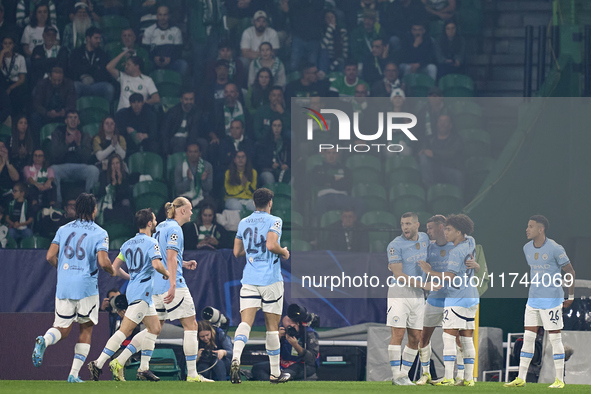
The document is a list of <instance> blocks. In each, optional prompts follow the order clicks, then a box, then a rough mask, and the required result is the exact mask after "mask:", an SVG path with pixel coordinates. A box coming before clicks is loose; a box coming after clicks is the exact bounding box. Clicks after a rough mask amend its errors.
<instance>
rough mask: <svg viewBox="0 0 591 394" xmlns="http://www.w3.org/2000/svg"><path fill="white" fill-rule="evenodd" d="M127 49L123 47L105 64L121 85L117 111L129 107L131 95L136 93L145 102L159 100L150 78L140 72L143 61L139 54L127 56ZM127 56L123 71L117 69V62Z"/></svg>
mask: <svg viewBox="0 0 591 394" xmlns="http://www.w3.org/2000/svg"><path fill="white" fill-rule="evenodd" d="M129 55H130V51H129V49H124V50H123V52H121V53H120V54H119V55H117V57H115V58H114V59H112V60H111V61H110V62H109V64H107V71H109V73H111V76H112V77H113V78H115V79H116V80H117V81H118V82H119V84H120V85H121V95H120V96H119V106H118V107H117V111H119V110H120V109H122V108H127V107H129V104H130V98H131V95H132V94H134V93H138V94H140V95H141V96H142V98H143V100H142V101H145V102H146V104H150V105H154V104H157V103H159V102H160V95H159V94H158V89H157V88H156V84H155V83H154V80H152V78H150V77H148V76H147V75H144V74H142V67H143V62H142V58H141V57H139V56H129ZM124 56H125V57H128V59H127V61H126V62H125V72H123V71H119V70H117V64H118V63H119V61H120V60H121V59H122V58H123V57H124Z"/></svg>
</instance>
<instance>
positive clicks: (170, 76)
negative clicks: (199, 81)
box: [150, 70, 183, 97]
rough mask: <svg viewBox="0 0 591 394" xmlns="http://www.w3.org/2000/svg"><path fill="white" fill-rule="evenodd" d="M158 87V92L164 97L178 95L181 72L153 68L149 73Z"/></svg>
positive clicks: (179, 92) (181, 84)
mask: <svg viewBox="0 0 591 394" xmlns="http://www.w3.org/2000/svg"><path fill="white" fill-rule="evenodd" d="M150 77H151V78H152V79H153V80H154V83H155V84H156V87H157V88H158V94H159V95H160V96H166V97H179V96H180V94H181V87H182V86H183V79H182V77H181V74H179V73H177V72H175V71H170V70H154V71H152V73H151V74H150Z"/></svg>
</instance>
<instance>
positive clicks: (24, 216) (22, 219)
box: [8, 200, 27, 230]
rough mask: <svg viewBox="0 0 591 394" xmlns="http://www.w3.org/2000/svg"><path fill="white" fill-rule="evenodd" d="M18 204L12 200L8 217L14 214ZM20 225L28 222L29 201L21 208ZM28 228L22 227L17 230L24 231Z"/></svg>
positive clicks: (24, 202)
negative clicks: (15, 206)
mask: <svg viewBox="0 0 591 394" xmlns="http://www.w3.org/2000/svg"><path fill="white" fill-rule="evenodd" d="M15 202H16V200H12V201H11V202H10V203H9V204H8V216H10V215H12V212H13V211H14V203H15ZM18 221H19V223H24V222H26V221H27V200H25V201H23V205H22V206H21V216H20V218H19V219H18ZM26 228H27V226H20V227H19V228H18V229H17V230H24V229H26Z"/></svg>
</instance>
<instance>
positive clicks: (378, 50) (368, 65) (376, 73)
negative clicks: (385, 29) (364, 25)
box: [363, 38, 389, 85]
mask: <svg viewBox="0 0 591 394" xmlns="http://www.w3.org/2000/svg"><path fill="white" fill-rule="evenodd" d="M388 52H389V48H388V45H384V40H383V39H382V38H376V39H375V40H373V42H372V44H371V53H370V54H369V55H367V56H366V57H365V59H364V60H363V79H365V80H366V81H367V82H368V83H369V84H370V85H373V84H374V83H376V82H377V81H380V80H382V79H383V78H384V68H385V67H386V63H388V60H389V58H388Z"/></svg>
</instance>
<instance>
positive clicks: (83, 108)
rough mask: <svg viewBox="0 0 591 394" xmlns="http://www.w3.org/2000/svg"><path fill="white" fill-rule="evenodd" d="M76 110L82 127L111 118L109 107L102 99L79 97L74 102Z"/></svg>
mask: <svg viewBox="0 0 591 394" xmlns="http://www.w3.org/2000/svg"><path fill="white" fill-rule="evenodd" d="M76 109H77V110H78V114H79V115H80V123H81V124H82V125H87V124H90V123H99V122H102V121H103V119H105V118H106V117H107V116H111V106H110V104H109V102H108V101H107V100H105V99H104V98H102V97H96V96H85V97H80V98H79V99H78V100H77V101H76Z"/></svg>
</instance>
